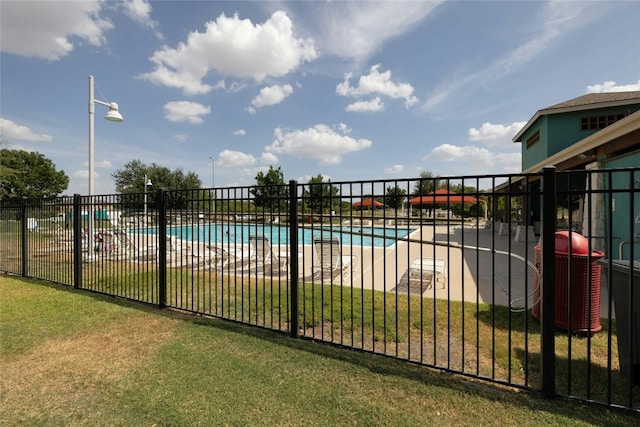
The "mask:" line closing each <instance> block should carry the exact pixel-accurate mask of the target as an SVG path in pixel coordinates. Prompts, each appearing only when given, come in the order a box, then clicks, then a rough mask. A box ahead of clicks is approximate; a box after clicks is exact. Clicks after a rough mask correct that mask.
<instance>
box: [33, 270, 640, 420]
mask: <svg viewBox="0 0 640 427" xmlns="http://www.w3.org/2000/svg"><path fill="white" fill-rule="evenodd" d="M28 281H30V282H32V283H37V284H39V285H44V286H48V287H51V288H55V289H58V290H65V291H68V292H74V293H76V292H78V291H79V290H76V289H74V288H72V287H69V286H64V285H59V284H55V283H49V282H42V281H38V280H28ZM80 291H82V290H80ZM82 294H84V295H88V296H90V297H91V298H93V299H95V300H97V301H101V302H108V303H113V304H117V305H120V306H124V307H128V308H132V309H135V310H141V311H144V312H147V313H152V314H155V315H160V316H165V317H171V318H174V319H179V320H182V321H185V322H190V323H192V324H196V325H203V326H207V327H211V328H215V329H218V330H221V331H226V332H230V333H235V334H242V335H245V336H250V337H253V338H256V339H259V340H263V341H266V342H269V343H271V344H276V345H280V346H286V347H287V348H291V349H294V350H299V351H304V352H308V353H311V354H314V355H317V356H321V357H324V358H330V359H334V360H339V361H341V362H346V363H350V364H353V365H356V366H359V367H364V368H366V369H368V370H369V371H371V372H373V373H376V374H380V375H387V376H396V377H401V378H406V379H409V380H412V381H417V382H420V383H423V384H425V385H429V386H430V387H439V388H446V389H448V390H452V391H455V392H459V393H462V394H463V395H468V396H477V397H480V398H482V399H486V400H489V401H495V402H500V403H501V404H503V405H510V406H523V407H527V408H529V409H530V410H532V411H541V412H547V413H550V414H554V415H558V416H563V417H569V418H571V419H573V420H580V421H582V422H585V423H588V424H591V425H607V426H611V425H631V424H632V423H633V420H635V418H633V417H634V415H633V414H631V413H626V412H622V411H620V412H617V413H616V416H615V417H614V418H612V417H611V414H612V412H611V410H609V409H606V408H604V407H598V406H592V407H590V408H589V410H588V411H585V410H584V408H583V405H582V404H581V403H580V402H576V401H573V400H568V399H564V398H557V399H545V398H543V397H542V396H541V395H540V394H538V393H536V392H535V391H525V392H523V391H522V390H519V389H514V388H510V387H505V386H502V385H499V384H494V383H491V382H485V381H481V380H474V379H473V378H468V377H465V376H460V375H456V374H448V373H447V372H445V371H439V370H437V369H431V368H428V367H425V366H422V365H418V364H415V363H411V362H407V361H403V360H398V359H394V358H392V357H388V356H384V355H381V354H371V353H368V352H365V351H359V350H354V349H351V348H345V347H342V346H340V345H337V344H331V343H319V342H316V341H314V340H312V339H308V338H301V339H292V338H290V337H289V336H288V335H287V334H286V333H283V332H278V331H274V330H270V329H266V328H260V327H255V326H248V325H245V324H241V323H239V322H234V321H229V320H226V319H217V318H213V317H209V316H199V315H194V314H189V313H185V312H183V311H178V310H173V309H159V308H157V307H155V306H152V305H149V304H143V303H140V302H136V301H131V300H126V299H121V298H114V297H112V296H109V295H104V294H100V293H96V292H92V291H89V292H88V293H87V292H82ZM492 318H493V317H492ZM518 357H524V352H522V353H520V354H518ZM536 357H537V358H538V359H539V355H537V354H536V355H533V356H532V355H531V354H530V355H529V358H530V363H531V362H532V358H533V359H535V358H536ZM534 361H535V360H534ZM559 363H560V364H562V363H564V364H567V363H568V362H567V361H566V360H565V361H564V362H562V361H560V362H559ZM572 363H573V362H572ZM583 363H584V366H587V365H586V361H583ZM574 366H575V365H574ZM584 369H586V368H584V367H583V368H580V369H579V368H577V367H574V375H579V373H580V372H583V371H584ZM559 371H560V369H559ZM563 371H564V370H563ZM605 374H606V372H605V373H603V372H601V371H600V370H598V371H597V372H594V371H593V368H592V375H596V376H598V377H600V376H602V375H605ZM559 381H560V383H561V382H562V381H561V380H559ZM634 399H637V398H636V397H634ZM634 401H637V400H634ZM612 402H614V403H615V402H616V401H613V400H612ZM618 420H620V423H619V424H617V421H618Z"/></svg>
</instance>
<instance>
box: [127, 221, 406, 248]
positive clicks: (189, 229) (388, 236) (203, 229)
mask: <svg viewBox="0 0 640 427" xmlns="http://www.w3.org/2000/svg"><path fill="white" fill-rule="evenodd" d="M318 228H322V229H318ZM325 229H326V230H325ZM413 231H415V229H411V228H395V227H316V228H314V229H309V228H305V227H300V228H299V229H298V242H300V243H302V244H304V245H311V244H312V243H313V239H314V237H318V236H323V237H327V236H336V237H338V238H339V239H340V241H341V242H342V244H343V245H344V246H351V245H353V246H375V247H389V246H392V245H393V244H395V243H396V240H397V239H398V238H403V237H407V236H408V235H409V234H410V233H412V232H413ZM132 232H133V233H141V234H156V233H157V229H156V228H147V229H138V230H132ZM360 233H363V234H370V235H373V236H375V237H372V236H366V235H362V234H360ZM167 234H168V235H170V236H175V237H176V238H178V239H180V240H186V241H192V242H201V243H207V244H221V243H230V244H248V243H249V236H256V235H258V236H260V235H265V236H267V238H268V239H269V241H270V242H271V243H272V244H274V245H278V244H281V245H288V244H289V227H286V226H276V225H273V226H272V225H264V224H236V223H225V224H199V225H198V224H194V225H185V226H172V227H167Z"/></svg>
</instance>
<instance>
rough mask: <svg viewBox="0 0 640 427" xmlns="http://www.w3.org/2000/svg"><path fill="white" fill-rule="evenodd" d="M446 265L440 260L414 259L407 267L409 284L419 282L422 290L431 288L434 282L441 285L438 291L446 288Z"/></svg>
mask: <svg viewBox="0 0 640 427" xmlns="http://www.w3.org/2000/svg"><path fill="white" fill-rule="evenodd" d="M446 278H447V275H446V263H445V260H444V259H441V258H416V259H415V260H413V263H411V266H409V278H408V281H409V284H411V283H412V282H414V283H415V282H421V283H422V284H423V285H426V286H424V290H428V289H431V288H433V283H434V281H435V282H436V284H438V285H439V284H441V285H442V287H440V286H438V289H444V288H445V287H446Z"/></svg>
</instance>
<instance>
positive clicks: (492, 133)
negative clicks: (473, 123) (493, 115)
mask: <svg viewBox="0 0 640 427" xmlns="http://www.w3.org/2000/svg"><path fill="white" fill-rule="evenodd" d="M526 123H527V122H514V123H512V124H510V125H508V126H505V125H500V124H493V123H489V122H485V123H483V124H482V126H481V127H480V129H476V128H471V129H469V131H468V134H469V141H482V142H484V143H485V144H486V145H490V146H504V147H510V146H512V145H513V143H512V141H511V139H512V138H513V136H514V135H515V134H517V133H518V132H519V131H520V129H522V128H523V126H524V125H525V124H526Z"/></svg>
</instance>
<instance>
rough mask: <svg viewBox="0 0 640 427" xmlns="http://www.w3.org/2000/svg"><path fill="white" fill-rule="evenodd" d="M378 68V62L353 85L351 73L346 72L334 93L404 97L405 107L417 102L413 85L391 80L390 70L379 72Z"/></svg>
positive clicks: (354, 95) (353, 95) (356, 95)
mask: <svg viewBox="0 0 640 427" xmlns="http://www.w3.org/2000/svg"><path fill="white" fill-rule="evenodd" d="M379 69H380V64H376V65H373V66H372V67H371V68H370V69H369V74H365V75H362V76H360V78H359V79H358V85H357V86H355V87H353V86H351V82H350V80H351V77H352V75H351V73H347V74H346V75H345V76H344V80H343V81H342V83H340V84H338V86H336V93H337V94H338V95H342V96H352V97H361V96H367V95H371V94H380V95H384V96H388V97H389V98H393V99H404V106H405V108H409V107H411V106H412V105H414V104H415V103H416V102H418V98H416V97H415V96H414V95H413V90H414V89H413V86H411V85H410V84H409V83H395V82H393V81H391V71H385V72H383V73H380V72H379V71H378V70H379Z"/></svg>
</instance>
